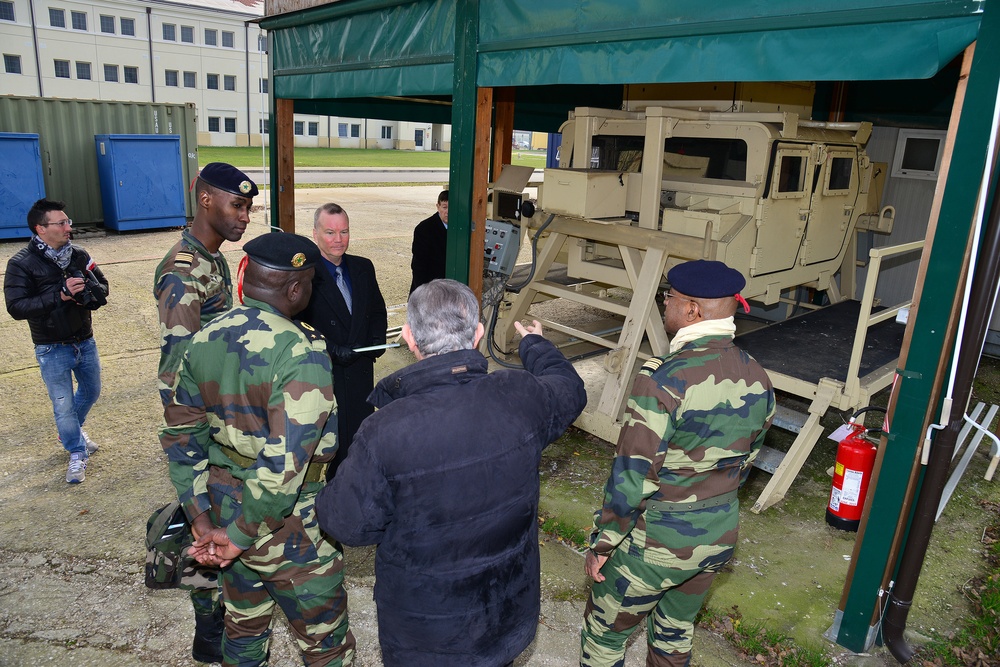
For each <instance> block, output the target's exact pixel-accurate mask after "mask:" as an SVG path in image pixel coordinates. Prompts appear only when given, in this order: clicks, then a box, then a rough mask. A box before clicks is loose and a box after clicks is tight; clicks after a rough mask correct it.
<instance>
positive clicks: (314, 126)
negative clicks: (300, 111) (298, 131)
mask: <svg viewBox="0 0 1000 667" xmlns="http://www.w3.org/2000/svg"><path fill="white" fill-rule="evenodd" d="M309 136H310V137H318V136H319V123H317V122H316V121H309Z"/></svg>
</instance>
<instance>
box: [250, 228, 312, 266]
mask: <svg viewBox="0 0 1000 667" xmlns="http://www.w3.org/2000/svg"><path fill="white" fill-rule="evenodd" d="M243 250H244V251H246V254H247V256H248V257H249V258H250V259H252V260H253V261H254V262H256V263H257V264H260V265H261V266H263V267H266V268H268V269H275V270H277V271H304V270H305V269H308V268H310V267H313V266H315V265H316V263H317V262H319V258H320V254H319V248H317V247H316V244H315V243H313V242H312V241H310V240H309V239H307V238H306V237H304V236H299V235H298V234H286V233H285V232H274V233H271V234H263V235H261V236H258V237H257V238H255V239H253V240H252V241H247V243H246V245H244V246H243Z"/></svg>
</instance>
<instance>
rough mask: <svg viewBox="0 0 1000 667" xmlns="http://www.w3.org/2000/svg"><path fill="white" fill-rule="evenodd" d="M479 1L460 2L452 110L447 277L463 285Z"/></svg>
mask: <svg viewBox="0 0 1000 667" xmlns="http://www.w3.org/2000/svg"><path fill="white" fill-rule="evenodd" d="M479 1H480V0H457V5H456V15H455V86H454V91H453V93H452V107H451V165H450V173H449V186H448V187H449V190H450V192H449V195H448V252H447V256H446V264H445V275H446V276H447V277H448V278H453V279H455V280H459V281H461V282H463V283H468V282H469V237H470V235H471V233H472V225H471V220H472V175H473V162H474V160H475V148H476V145H475V144H476V57H477V50H478V49H477V46H478V44H477V42H478V40H479Z"/></svg>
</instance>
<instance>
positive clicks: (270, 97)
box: [267, 30, 281, 232]
mask: <svg viewBox="0 0 1000 667" xmlns="http://www.w3.org/2000/svg"><path fill="white" fill-rule="evenodd" d="M267 80H268V81H269V82H270V83H271V85H270V87H269V88H268V89H267V107H268V108H267V146H268V147H267V161H268V165H269V170H270V174H269V175H270V177H271V180H270V182H269V183H268V185H267V187H268V189H269V190H270V191H271V201H270V204H271V211H270V212H271V231H272V232H276V231H279V230H280V229H281V224H280V220H281V218H279V217H278V213H279V211H278V128H277V123H275V122H274V121H275V118H276V116H277V108H278V107H277V104H276V103H275V101H274V89H275V84H276V83H277V82H276V81H275V80H274V33H273V32H271V31H270V30H268V31H267Z"/></svg>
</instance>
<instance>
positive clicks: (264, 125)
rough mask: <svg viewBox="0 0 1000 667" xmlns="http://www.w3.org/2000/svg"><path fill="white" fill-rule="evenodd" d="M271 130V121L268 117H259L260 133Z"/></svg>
mask: <svg viewBox="0 0 1000 667" xmlns="http://www.w3.org/2000/svg"><path fill="white" fill-rule="evenodd" d="M270 131H271V123H270V119H269V118H261V119H260V133H261V134H267V133H268V132H270Z"/></svg>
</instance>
